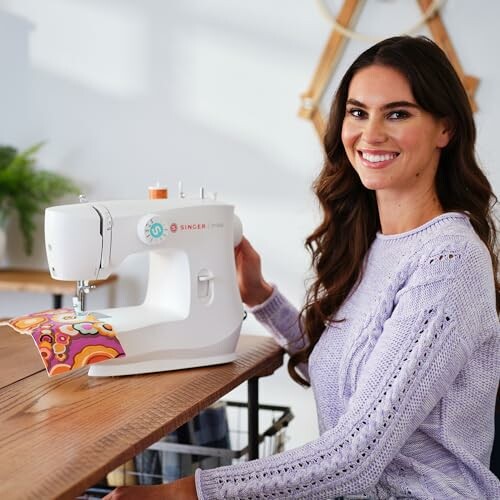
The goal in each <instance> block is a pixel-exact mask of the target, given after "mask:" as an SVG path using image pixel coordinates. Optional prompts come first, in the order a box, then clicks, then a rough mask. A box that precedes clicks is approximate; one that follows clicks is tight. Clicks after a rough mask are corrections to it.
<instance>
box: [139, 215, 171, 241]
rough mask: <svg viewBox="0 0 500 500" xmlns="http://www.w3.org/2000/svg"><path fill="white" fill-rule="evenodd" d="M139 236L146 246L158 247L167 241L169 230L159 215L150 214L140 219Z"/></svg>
mask: <svg viewBox="0 0 500 500" xmlns="http://www.w3.org/2000/svg"><path fill="white" fill-rule="evenodd" d="M137 235H138V236H139V239H140V240H141V241H142V242H143V243H146V245H158V244H159V243H161V242H162V241H164V240H165V238H166V236H167V228H166V227H165V226H164V225H163V223H162V222H161V220H160V217H159V216H158V215H154V214H149V215H145V216H144V217H142V218H141V219H140V221H139V224H138V225H137Z"/></svg>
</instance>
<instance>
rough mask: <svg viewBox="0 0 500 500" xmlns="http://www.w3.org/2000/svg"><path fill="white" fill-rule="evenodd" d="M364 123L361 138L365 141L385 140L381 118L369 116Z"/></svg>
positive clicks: (381, 141) (371, 142)
mask: <svg viewBox="0 0 500 500" xmlns="http://www.w3.org/2000/svg"><path fill="white" fill-rule="evenodd" d="M364 124H365V127H364V129H363V139H364V141H365V142H366V143H368V144H381V143H383V142H385V141H386V140H387V132H386V130H385V127H384V123H383V122H381V120H378V119H377V118H369V119H368V120H366V121H365V123H364Z"/></svg>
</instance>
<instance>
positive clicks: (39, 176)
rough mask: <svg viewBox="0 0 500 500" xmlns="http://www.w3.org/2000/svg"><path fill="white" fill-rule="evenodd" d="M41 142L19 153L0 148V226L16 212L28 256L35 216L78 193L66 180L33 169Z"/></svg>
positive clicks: (30, 248)
mask: <svg viewBox="0 0 500 500" xmlns="http://www.w3.org/2000/svg"><path fill="white" fill-rule="evenodd" d="M42 146H43V143H38V144H35V145H34V146H32V147H30V148H28V149H26V150H25V151H22V152H18V151H17V150H16V149H15V148H13V147H11V146H0V224H1V223H2V222H3V221H4V220H5V219H6V218H7V217H8V215H10V213H11V212H14V211H16V212H17V213H18V216H19V224H20V228H21V232H22V235H23V239H24V249H25V252H26V253H27V254H28V255H31V253H32V252H33V237H34V232H35V229H36V224H35V216H36V215H37V214H39V213H42V212H43V209H44V208H45V207H46V206H47V205H49V204H51V203H52V202H54V201H55V200H56V199H58V198H60V197H61V196H63V195H65V194H70V193H74V194H78V193H79V189H78V187H77V186H76V184H74V183H73V181H71V180H70V179H69V178H67V177H65V176H63V175H60V174H57V173H54V172H50V171H47V170H36V169H35V163H36V158H35V155H36V153H37V152H38V150H39V149H40V148H41V147H42Z"/></svg>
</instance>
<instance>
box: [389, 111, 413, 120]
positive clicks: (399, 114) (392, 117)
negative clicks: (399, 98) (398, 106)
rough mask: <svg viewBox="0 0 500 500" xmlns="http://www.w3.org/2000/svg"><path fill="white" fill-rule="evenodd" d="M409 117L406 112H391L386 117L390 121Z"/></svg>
mask: <svg viewBox="0 0 500 500" xmlns="http://www.w3.org/2000/svg"><path fill="white" fill-rule="evenodd" d="M409 116H410V113H408V111H403V110H397V111H391V112H390V113H389V115H388V118H389V119H390V120H403V119H404V118H408V117H409Z"/></svg>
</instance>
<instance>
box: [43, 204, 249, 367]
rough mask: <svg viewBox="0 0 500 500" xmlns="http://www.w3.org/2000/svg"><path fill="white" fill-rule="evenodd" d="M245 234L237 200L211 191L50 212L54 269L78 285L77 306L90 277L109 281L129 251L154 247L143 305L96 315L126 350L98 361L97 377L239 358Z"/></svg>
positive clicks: (48, 223) (47, 232)
mask: <svg viewBox="0 0 500 500" xmlns="http://www.w3.org/2000/svg"><path fill="white" fill-rule="evenodd" d="M241 236H242V230H241V223H240V221H239V219H238V217H236V216H235V215H234V210H233V206H231V205H227V204H224V203H220V202H217V201H214V200H211V199H207V198H205V197H204V196H203V194H202V196H201V198H199V199H188V198H185V197H181V198H179V199H174V200H170V199H165V200H138V201H103V202H99V203H90V202H89V203H80V204H74V205H61V206H56V207H50V208H48V209H47V210H46V211H45V246H46V251H47V258H48V263H49V268H50V273H51V275H52V277H53V278H55V279H58V280H67V281H70V280H75V281H77V297H79V299H78V300H76V302H75V304H76V309H77V310H78V308H79V307H80V306H81V303H82V302H83V298H84V296H85V294H86V293H88V291H89V289H90V287H89V284H88V282H89V281H90V280H99V279H104V278H107V277H108V276H109V275H110V273H111V272H112V271H113V270H115V269H116V268H117V267H118V265H119V264H120V263H121V262H122V261H123V260H124V259H125V258H126V257H127V256H128V255H130V254H134V253H139V252H149V259H150V264H149V276H148V286H147V292H146V298H145V300H144V303H143V304H141V305H139V306H132V307H120V308H113V309H105V310H99V311H96V312H97V313H98V314H103V315H106V316H109V318H107V319H106V321H107V322H109V323H111V324H112V325H113V327H114V328H115V330H116V332H117V335H118V339H119V340H120V342H121V344H122V346H123V348H124V350H125V353H126V356H125V357H120V358H116V359H112V360H109V361H104V362H101V363H98V364H94V365H91V367H90V370H89V375H92V376H109V375H129V374H134V373H147V372H157V371H165V370H176V369H180V368H189V367H195V366H205V365H213V364H219V363H226V362H229V361H233V360H234V359H235V358H236V354H235V348H236V344H237V341H238V338H239V334H240V329H241V323H242V320H243V314H244V312H243V306H242V303H241V298H240V294H239V290H238V285H237V280H236V271H235V262H234V247H235V246H236V245H237V244H238V243H239V241H240V240H241Z"/></svg>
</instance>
